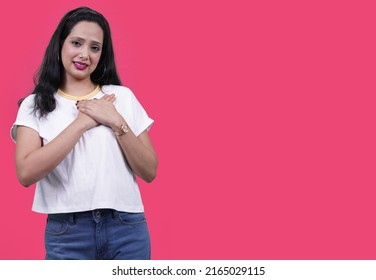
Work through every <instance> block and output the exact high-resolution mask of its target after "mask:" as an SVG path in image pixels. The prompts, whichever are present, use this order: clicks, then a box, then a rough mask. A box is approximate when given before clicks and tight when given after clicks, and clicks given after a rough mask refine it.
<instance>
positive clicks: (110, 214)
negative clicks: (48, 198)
mask: <svg viewBox="0 0 376 280" xmlns="http://www.w3.org/2000/svg"><path fill="white" fill-rule="evenodd" d="M118 217H119V212H118V211H117V210H114V209H95V210H91V211H83V212H73V213H59V214H48V218H50V219H55V220H61V221H66V220H68V221H69V223H70V224H74V223H75V222H76V221H77V220H95V221H100V220H104V219H109V218H110V219H117V218H118Z"/></svg>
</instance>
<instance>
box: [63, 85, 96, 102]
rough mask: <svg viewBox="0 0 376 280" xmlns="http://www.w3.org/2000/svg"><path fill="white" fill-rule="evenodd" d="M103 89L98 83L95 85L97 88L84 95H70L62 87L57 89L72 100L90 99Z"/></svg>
mask: <svg viewBox="0 0 376 280" xmlns="http://www.w3.org/2000/svg"><path fill="white" fill-rule="evenodd" d="M100 90H101V87H100V86H99V85H97V86H96V87H95V89H94V90H93V91H92V92H90V93H89V94H87V95H84V96H75V95H70V94H68V93H66V92H64V91H62V90H61V89H58V90H57V93H58V94H59V95H61V96H62V97H65V98H68V99H70V100H75V101H79V100H84V99H90V98H92V97H93V96H95V95H96V94H97V93H98V92H99V91H100Z"/></svg>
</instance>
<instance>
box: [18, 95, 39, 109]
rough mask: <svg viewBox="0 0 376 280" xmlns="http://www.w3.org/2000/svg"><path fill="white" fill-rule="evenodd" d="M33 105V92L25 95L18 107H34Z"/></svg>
mask: <svg viewBox="0 0 376 280" xmlns="http://www.w3.org/2000/svg"><path fill="white" fill-rule="evenodd" d="M34 107H35V94H30V95H28V96H26V97H25V98H24V99H23V100H22V102H21V104H20V108H22V109H24V110H30V109H34Z"/></svg>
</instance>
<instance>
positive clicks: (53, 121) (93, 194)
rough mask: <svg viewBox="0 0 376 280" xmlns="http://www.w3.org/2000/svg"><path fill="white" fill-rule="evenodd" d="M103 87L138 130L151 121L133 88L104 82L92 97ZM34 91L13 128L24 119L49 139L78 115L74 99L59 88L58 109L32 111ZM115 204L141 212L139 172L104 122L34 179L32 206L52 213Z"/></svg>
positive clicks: (129, 123)
mask: <svg viewBox="0 0 376 280" xmlns="http://www.w3.org/2000/svg"><path fill="white" fill-rule="evenodd" d="M104 93H107V94H111V93H114V94H115V95H116V101H115V102H114V105H115V107H116V109H117V110H118V112H119V113H120V114H121V115H122V116H123V117H124V119H125V120H126V121H127V123H128V125H129V127H130V128H131V129H132V131H133V132H134V133H135V135H136V136H138V135H140V134H141V133H142V132H143V131H145V130H146V129H149V128H150V126H151V125H152V123H153V120H152V119H150V118H149V117H148V115H147V113H146V112H145V110H144V109H143V107H142V106H141V105H140V103H139V102H138V101H137V99H136V97H135V96H134V95H133V93H132V92H131V90H130V89H128V88H126V87H122V86H113V85H109V86H103V87H102V90H101V91H99V93H98V94H97V95H96V96H94V97H93V98H101V97H102V96H103V94H104ZM34 96H35V95H30V96H28V97H27V98H26V99H25V100H24V101H23V103H22V104H21V107H20V109H19V111H18V115H17V119H16V121H15V123H14V125H13V127H12V129H11V136H12V138H13V140H14V141H16V139H15V138H16V135H15V130H16V129H15V127H16V126H17V125H23V126H27V127H30V128H32V129H34V130H36V131H37V132H38V133H39V135H40V137H41V138H42V139H43V144H44V145H46V144H48V142H50V141H51V140H52V139H54V138H55V137H56V136H57V135H58V134H59V133H60V132H62V131H63V130H64V129H65V128H66V127H67V126H68V125H69V124H70V123H71V122H72V121H73V120H74V119H75V118H76V117H77V114H78V110H77V108H76V105H75V104H76V101H74V100H69V99H67V98H65V97H62V96H60V95H59V94H57V93H56V94H55V97H56V109H55V110H54V111H53V112H51V113H49V114H48V115H47V117H46V118H39V117H38V115H36V116H35V115H34V113H33V112H32V107H33V105H34ZM98 208H111V209H115V210H118V211H126V212H143V210H144V208H143V204H142V200H141V195H140V192H139V189H138V185H137V182H136V178H135V176H134V174H133V172H132V170H131V169H130V168H129V166H128V164H127V162H126V160H125V158H124V156H123V153H122V150H121V148H120V145H119V144H118V142H117V140H116V137H115V135H114V133H113V132H112V130H111V129H110V128H108V127H106V126H103V125H100V126H97V127H94V128H92V129H90V130H88V131H87V132H85V133H84V134H83V136H82V137H81V138H80V140H79V141H78V142H77V143H76V145H75V146H74V148H73V150H72V151H71V152H70V153H69V154H68V155H67V157H66V158H65V159H64V160H63V161H62V162H61V163H60V164H59V165H58V166H57V167H56V168H55V169H54V170H52V171H51V172H50V173H49V174H48V175H47V176H46V177H44V178H43V179H41V180H40V181H39V182H37V184H36V190H35V195H34V202H33V207H32V209H33V211H36V212H40V213H46V214H52V213H66V212H78V211H87V210H93V209H98Z"/></svg>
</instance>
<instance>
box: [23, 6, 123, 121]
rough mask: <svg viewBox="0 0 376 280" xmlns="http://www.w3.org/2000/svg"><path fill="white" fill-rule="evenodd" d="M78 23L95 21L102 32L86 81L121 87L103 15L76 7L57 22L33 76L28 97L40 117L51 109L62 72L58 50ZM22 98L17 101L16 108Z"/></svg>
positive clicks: (109, 33)
mask: <svg viewBox="0 0 376 280" xmlns="http://www.w3.org/2000/svg"><path fill="white" fill-rule="evenodd" d="M81 21H89V22H95V23H97V24H98V25H99V26H100V27H101V28H102V30H103V46H102V54H101V57H100V60H99V62H98V65H97V67H96V69H95V70H94V72H93V73H91V75H90V79H91V80H92V81H93V83H95V84H98V85H100V86H103V85H109V84H113V85H121V81H120V78H119V76H118V74H117V71H116V65H115V56H114V50H113V46H112V39H111V31H110V26H109V24H108V22H107V20H106V19H105V17H104V16H103V15H101V14H100V13H98V12H96V11H94V10H92V9H90V8H88V7H79V8H77V9H74V10H72V11H69V12H68V13H66V14H65V16H64V17H63V18H62V19H61V21H60V23H59V25H58V26H57V28H56V30H55V32H54V33H53V35H52V38H51V40H50V42H49V44H48V46H47V49H46V52H45V54H44V57H43V61H42V64H41V66H40V68H39V70H38V72H37V74H36V75H35V77H34V84H35V87H34V90H33V91H32V93H31V94H35V99H34V100H35V103H34V112H39V116H40V117H43V116H47V114H48V113H50V112H52V111H53V110H55V107H56V100H55V97H54V94H55V92H56V91H57V90H58V89H59V87H60V86H61V84H62V82H63V78H64V73H65V70H64V67H63V64H62V62H61V59H60V57H61V49H62V46H63V43H64V41H65V39H66V38H67V37H68V35H69V34H70V32H71V30H72V28H73V27H74V26H75V25H76V24H77V23H78V22H81ZM23 99H24V98H23ZM23 99H21V100H20V101H19V102H18V104H19V105H21V103H22V101H23Z"/></svg>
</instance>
